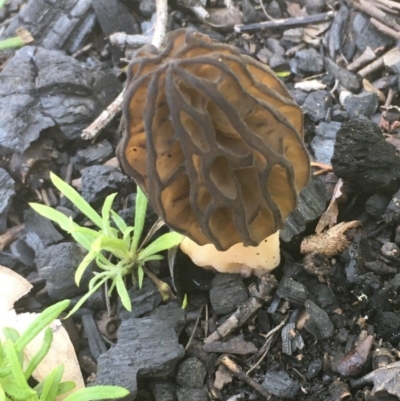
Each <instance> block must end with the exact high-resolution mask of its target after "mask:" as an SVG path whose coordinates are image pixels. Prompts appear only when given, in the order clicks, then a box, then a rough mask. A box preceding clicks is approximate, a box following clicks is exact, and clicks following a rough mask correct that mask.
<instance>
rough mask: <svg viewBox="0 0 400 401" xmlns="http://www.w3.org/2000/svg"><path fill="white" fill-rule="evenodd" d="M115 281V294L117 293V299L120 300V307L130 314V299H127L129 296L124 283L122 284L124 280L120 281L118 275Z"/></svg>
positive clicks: (120, 278) (120, 277)
mask: <svg viewBox="0 0 400 401" xmlns="http://www.w3.org/2000/svg"><path fill="white" fill-rule="evenodd" d="M115 281H116V284H117V292H118V295H119V297H120V298H121V302H122V305H123V306H124V308H125V309H126V310H128V311H129V312H131V311H132V303H131V299H130V298H129V294H128V291H127V289H126V287H125V283H124V280H123V279H122V276H121V275H118V276H117V277H116V278H115Z"/></svg>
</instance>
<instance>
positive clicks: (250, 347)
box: [203, 335, 258, 355]
mask: <svg viewBox="0 0 400 401" xmlns="http://www.w3.org/2000/svg"><path fill="white" fill-rule="evenodd" d="M203 349H204V351H206V352H217V353H220V354H225V353H226V354H236V355H246V354H255V353H256V352H257V351H258V349H257V347H256V346H255V345H254V344H253V343H252V342H250V341H245V340H244V339H243V335H240V336H237V337H234V338H232V339H230V340H229V341H224V342H222V341H214V342H212V343H208V344H204V345H203Z"/></svg>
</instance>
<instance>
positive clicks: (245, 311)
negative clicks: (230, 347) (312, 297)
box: [204, 276, 277, 344]
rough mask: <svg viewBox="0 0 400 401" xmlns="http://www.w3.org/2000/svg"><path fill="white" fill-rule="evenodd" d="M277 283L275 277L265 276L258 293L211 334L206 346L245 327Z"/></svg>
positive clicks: (206, 340) (268, 297)
mask: <svg viewBox="0 0 400 401" xmlns="http://www.w3.org/2000/svg"><path fill="white" fill-rule="evenodd" d="M276 284H277V281H276V279H275V277H274V276H263V277H262V278H261V283H260V284H259V286H258V291H254V292H255V293H254V294H253V295H252V296H251V297H250V298H249V299H248V300H247V301H246V303H245V304H244V305H242V306H241V307H239V308H238V309H237V311H236V312H235V313H233V314H232V315H231V316H230V317H229V319H228V320H226V321H225V323H223V324H222V325H221V326H220V327H219V328H218V329H217V330H215V331H214V333H211V334H210V335H209V336H208V337H207V338H206V339H205V340H204V343H205V344H209V343H212V342H214V341H218V340H221V339H222V338H224V337H226V336H227V335H228V334H230V333H232V331H234V330H236V329H237V328H238V327H240V326H243V325H244V324H245V323H246V322H247V320H248V319H250V317H251V316H253V314H254V313H255V312H256V311H257V310H258V309H260V308H261V306H262V305H263V303H264V302H266V301H268V300H269V299H270V298H271V295H270V294H271V291H272V290H273V289H274V288H275V287H276Z"/></svg>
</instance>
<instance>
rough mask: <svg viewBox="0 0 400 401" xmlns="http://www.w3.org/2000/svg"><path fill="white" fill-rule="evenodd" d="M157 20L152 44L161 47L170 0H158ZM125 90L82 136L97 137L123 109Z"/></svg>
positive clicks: (84, 137) (165, 30)
mask: <svg viewBox="0 0 400 401" xmlns="http://www.w3.org/2000/svg"><path fill="white" fill-rule="evenodd" d="M156 13H157V14H156V15H157V20H156V23H155V26H154V34H153V38H152V40H151V44H152V45H154V46H156V47H160V46H161V45H162V43H163V41H164V38H165V34H166V32H167V22H168V0H156ZM123 96H124V90H123V91H122V92H121V93H120V94H119V95H118V97H117V98H116V99H114V101H113V102H112V103H111V104H110V105H109V106H108V107H107V108H106V109H105V110H104V111H103V112H102V113H101V114H100V115H99V116H98V117H97V118H96V119H95V120H94V121H93V122H92V124H90V125H89V127H87V128H85V129H84V130H83V131H82V135H81V136H82V138H83V139H86V140H91V139H93V138H95V137H96V136H97V135H98V134H99V133H100V131H102V130H103V129H104V128H105V127H106V126H107V125H108V124H109V123H110V122H111V121H112V120H113V119H114V117H115V116H116V115H117V114H118V113H119V112H120V111H121V106H122V100H123Z"/></svg>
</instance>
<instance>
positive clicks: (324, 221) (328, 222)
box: [315, 178, 343, 234]
mask: <svg viewBox="0 0 400 401" xmlns="http://www.w3.org/2000/svg"><path fill="white" fill-rule="evenodd" d="M342 187H343V180H342V179H341V178H340V179H339V180H338V182H337V183H336V185H335V189H334V190H333V195H332V199H331V201H330V203H329V206H328V207H327V209H326V210H325V212H324V213H323V214H322V216H321V217H320V219H319V222H318V224H317V227H316V228H315V232H316V233H317V234H320V233H322V231H324V230H325V228H326V227H329V228H332V227H333V226H334V225H335V224H336V222H337V217H338V214H339V206H338V200H339V199H340V198H341V197H342V196H343V193H342Z"/></svg>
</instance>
